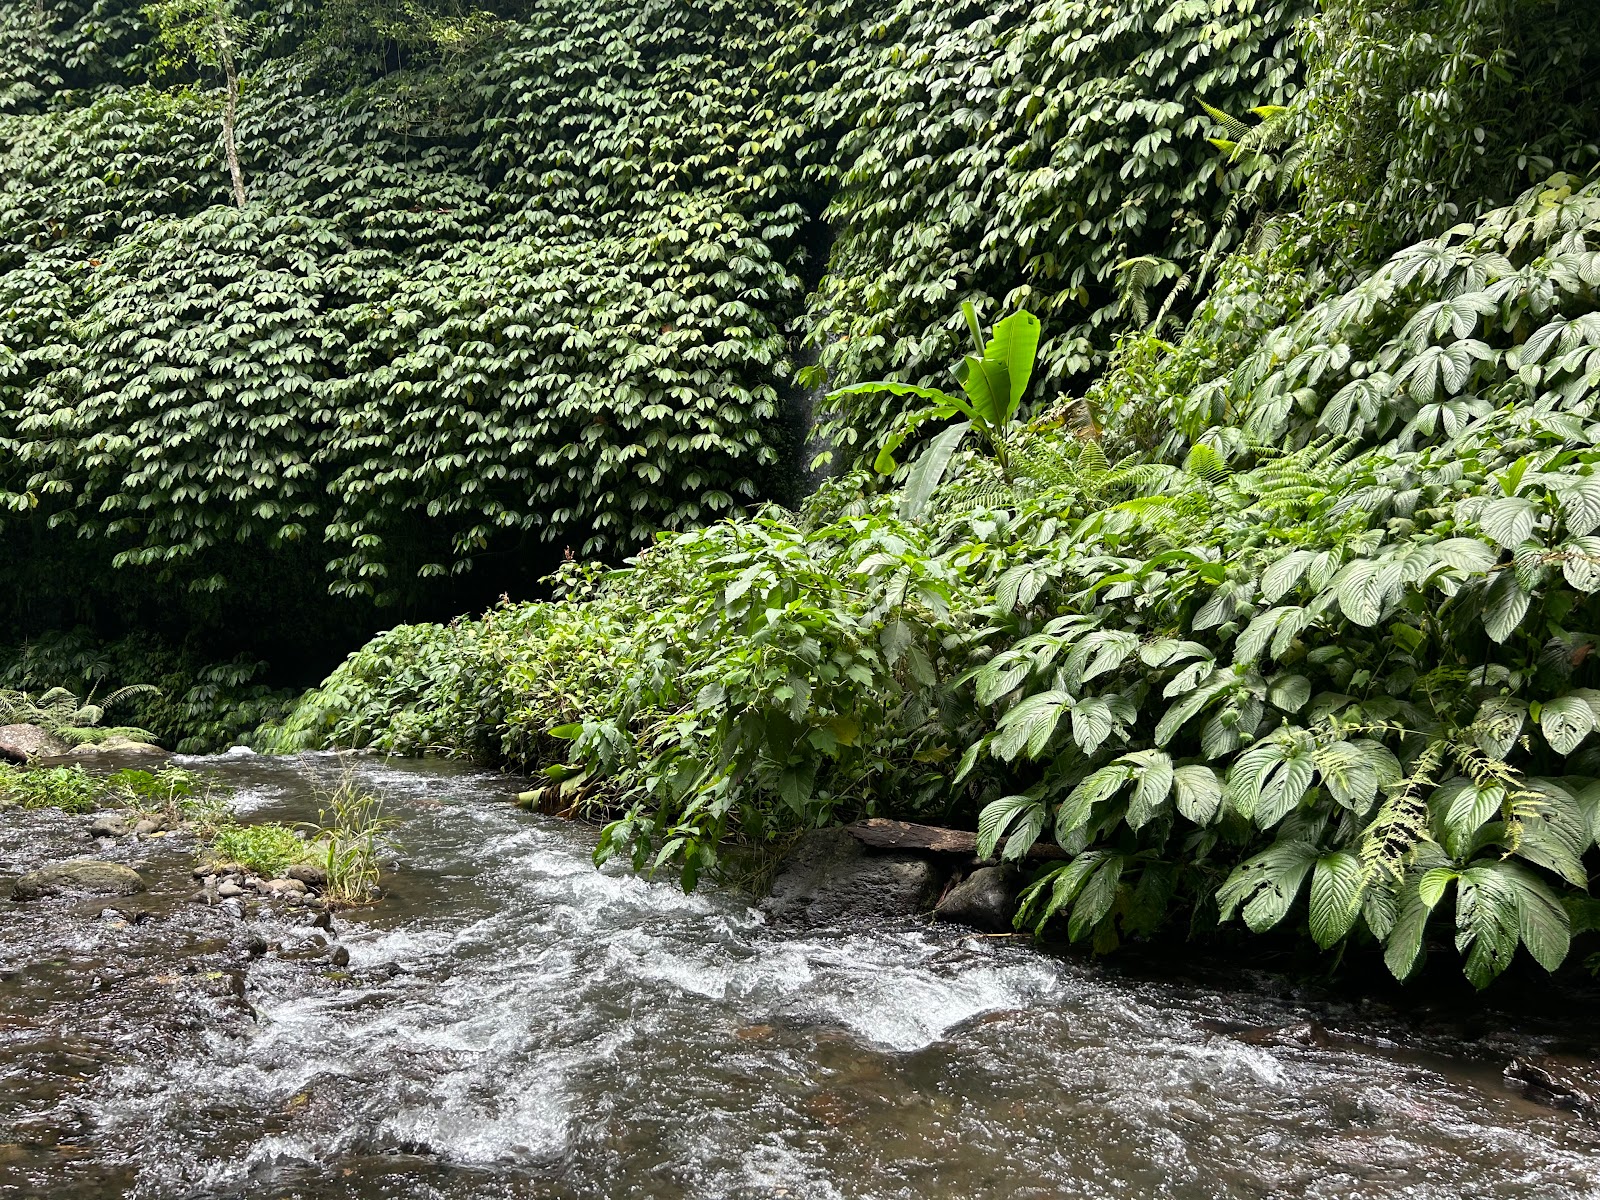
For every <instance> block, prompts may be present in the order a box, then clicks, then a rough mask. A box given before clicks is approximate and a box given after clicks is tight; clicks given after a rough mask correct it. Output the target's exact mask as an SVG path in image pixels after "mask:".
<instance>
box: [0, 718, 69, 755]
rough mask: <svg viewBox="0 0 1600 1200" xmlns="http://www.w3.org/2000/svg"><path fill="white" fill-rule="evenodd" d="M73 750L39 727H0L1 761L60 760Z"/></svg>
mask: <svg viewBox="0 0 1600 1200" xmlns="http://www.w3.org/2000/svg"><path fill="white" fill-rule="evenodd" d="M71 749H72V747H71V746H69V745H67V743H66V742H64V741H62V740H61V739H60V738H58V737H57V736H56V735H55V734H53V733H51V732H50V731H49V730H48V729H41V728H40V727H39V726H37V725H0V759H5V760H6V761H7V762H14V763H25V762H28V761H29V760H30V759H35V758H59V757H60V756H61V755H63V754H66V753H68V752H69V751H70V750H71Z"/></svg>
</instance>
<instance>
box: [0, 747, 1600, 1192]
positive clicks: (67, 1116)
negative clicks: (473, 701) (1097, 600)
mask: <svg viewBox="0 0 1600 1200" xmlns="http://www.w3.org/2000/svg"><path fill="white" fill-rule="evenodd" d="M190 765H192V766H195V767H197V768H198V769H204V770H212V771H215V772H217V773H218V774H219V775H221V776H222V777H223V778H224V779H225V781H226V782H228V783H229V784H230V785H232V786H233V787H234V788H235V789H236V801H235V803H236V805H237V806H238V807H239V808H240V810H241V811H242V814H243V815H244V816H245V817H246V818H247V819H251V818H258V817H259V818H271V819H279V820H296V819H304V818H305V817H307V816H310V815H312V814H314V812H315V805H316V796H317V791H316V789H317V788H319V787H320V788H326V787H327V786H328V785H329V784H330V783H331V782H332V781H335V780H336V779H337V778H338V774H339V771H340V769H341V768H340V764H339V763H338V762H337V761H336V760H333V759H331V758H328V757H326V756H304V757H300V758H294V759H277V760H265V759H256V758H252V757H248V756H239V757H233V758H219V759H212V760H204V761H201V762H198V763H193V764H190ZM359 770H360V772H361V775H362V780H363V782H364V783H365V784H366V785H367V786H369V787H371V788H373V789H375V790H376V791H378V792H379V794H380V795H382V797H383V798H384V800H385V804H386V807H387V809H388V811H389V812H390V813H391V814H393V815H395V816H396V817H398V818H400V820H401V822H402V824H401V826H400V828H399V829H398V830H397V835H398V837H399V839H400V841H401V843H402V845H403V851H402V855H401V860H400V862H399V863H398V864H397V865H396V866H395V867H394V868H393V869H392V870H391V871H390V872H388V874H387V875H386V887H387V894H386V896H385V898H384V899H383V900H382V901H381V902H380V903H378V904H376V905H374V906H372V907H370V908H366V909H360V910H355V911H351V912H348V913H339V914H331V915H330V914H328V913H326V912H320V911H316V910H314V909H309V908H307V907H306V906H305V905H304V904H303V903H302V904H298V905H297V904H294V903H292V902H291V899H292V898H291V897H288V896H280V895H273V894H271V889H267V891H266V892H264V891H263V890H262V889H261V888H260V887H258V886H256V885H255V884H253V883H251V881H250V879H249V877H248V875H244V874H240V873H238V872H215V873H213V877H212V880H211V881H210V884H209V885H207V883H206V881H205V879H204V877H203V876H202V877H201V879H200V880H198V881H197V880H196V877H195V876H194V873H193V872H194V868H195V861H196V855H195V850H196V847H195V845H194V843H193V840H192V839H191V838H189V837H188V835H186V834H184V833H183V832H181V831H178V832H172V831H162V830H151V831H147V832H146V833H144V834H137V833H134V832H133V831H131V830H130V831H129V832H128V833H126V834H124V835H120V836H115V837H110V838H107V839H104V840H102V841H100V842H96V841H95V840H93V839H91V838H90V837H89V830H88V827H87V826H88V824H89V819H86V818H83V817H72V816H65V815H63V814H59V813H54V812H24V811H17V810H13V811H11V812H8V813H4V814H0V876H3V877H4V878H5V879H6V881H7V882H8V883H9V884H14V883H15V881H17V880H19V879H20V878H23V877H26V876H27V875H28V874H30V873H33V872H38V871H40V870H48V869H50V868H51V867H52V866H58V865H59V864H61V863H63V862H69V861H73V860H78V859H84V858H91V857H92V858H94V859H95V860H97V861H101V862H105V863H109V864H111V865H112V866H113V867H117V868H122V869H125V870H127V871H131V872H135V873H136V874H137V877H138V879H139V880H140V881H141V882H142V883H143V885H144V887H143V889H142V890H135V891H131V892H129V893H127V894H122V893H121V891H120V890H117V891H115V892H107V893H102V894H86V893H85V892H84V891H83V890H82V889H81V888H71V887H63V888H60V889H54V890H52V891H51V892H50V894H39V895H37V896H35V897H33V898H30V899H27V900H25V901H0V903H6V904H8V905H9V907H8V909H7V912H6V920H5V921H4V922H0V1196H18V1197H22V1196H28V1197H32V1196H43V1197H62V1198H67V1197H71V1198H72V1200H100V1198H102V1197H113V1196H116V1197H123V1196H129V1197H135V1198H141V1200H142V1198H152V1200H153V1198H158V1197H159V1198H162V1200H165V1198H167V1197H178V1198H181V1197H235V1196H237V1197H245V1196H249V1197H251V1198H252V1200H254V1198H258V1197H268V1198H273V1197H282V1198H285V1200H287V1198H288V1197H300V1198H306V1197H350V1198H357V1197H359V1198H368V1197H374V1198H375V1197H406V1198H408V1200H409V1198H411V1197H424V1198H426V1197H451V1198H455V1197H460V1198H467V1197H472V1198H477V1197H486V1198H487V1197H508V1198H509V1197H518V1198H526V1197H551V1198H556V1197H563V1198H564V1197H580V1196H584V1197H589V1196H607V1197H632V1196H637V1197H691V1196H692V1197H730V1198H733V1197H738V1198H743V1197H752V1198H753V1197H773V1196H785V1197H816V1198H819V1200H821V1198H830V1200H831V1198H834V1197H850V1198H856V1197H860V1198H866V1197H885V1198H887V1197H913V1196H915V1197H925V1196H933V1195H937V1196H961V1197H988V1196H994V1197H1008V1198H1009V1197H1047V1196H1048V1197H1055V1196H1061V1195H1072V1196H1082V1197H1088V1198H1093V1200H1099V1198H1107V1200H1109V1198H1112V1197H1134V1196H1154V1195H1161V1196H1167V1197H1175V1198H1178V1200H1191V1198H1193V1200H1199V1198H1202V1197H1206V1198H1210V1197H1217V1198H1223V1197H1226V1198H1229V1200H1232V1198H1235V1197H1240V1198H1242V1197H1267V1196H1290V1195H1293V1196H1311V1197H1327V1198H1328V1200H1333V1198H1335V1197H1338V1198H1340V1200H1345V1198H1350V1197H1359V1198H1366V1197H1391V1196H1392V1197H1407V1198H1413V1200H1414V1198H1418V1197H1425V1198H1435V1197H1436V1198H1439V1200H1445V1198H1447V1197H1448V1198H1450V1200H1455V1198H1457V1197H1461V1196H1473V1197H1508V1198H1509V1197H1551V1198H1555V1197H1561V1198H1563V1200H1566V1198H1569V1197H1589V1196H1600V1126H1597V1125H1596V1124H1595V1114H1594V1112H1593V1111H1592V1107H1591V1105H1590V1103H1589V1101H1586V1100H1585V1099H1584V1096H1583V1091H1582V1089H1583V1088H1584V1087H1586V1086H1588V1084H1587V1081H1588V1080H1589V1079H1591V1078H1592V1064H1593V1049H1594V1047H1593V1046H1592V1045H1590V1044H1587V1043H1586V1042H1585V1040H1584V1039H1585V1038H1586V1037H1588V1036H1589V1034H1588V1022H1587V1021H1586V1020H1585V1019H1584V1017H1583V1014H1581V1013H1575V1014H1572V1015H1571V1016H1570V1017H1568V1018H1566V1019H1560V1018H1559V1017H1558V1018H1557V1019H1551V1020H1543V1021H1540V1022H1537V1023H1535V1022H1532V1021H1530V1020H1525V1019H1522V1018H1518V1017H1515V1016H1507V1015H1506V1014H1505V1013H1502V1012H1497V1011H1496V1010H1494V1009H1492V1008H1490V1009H1483V1010H1481V1011H1480V1010H1472V1009H1462V1008H1459V1007H1458V1008H1451V1009H1449V1010H1448V1011H1446V1010H1438V1011H1430V1010H1426V1009H1417V1008H1405V1007H1399V1008H1397V1007H1393V1006H1391V1005H1389V1004H1386V1003H1382V1002H1379V1001H1376V1000H1370V999H1367V1000H1363V999H1353V998H1351V997H1349V996H1343V997H1341V996H1339V995H1334V994H1325V993H1322V992H1319V991H1317V990H1316V989H1313V988H1307V987H1304V986H1302V985H1297V984H1293V983H1290V982H1288V981H1286V980H1284V979H1282V978H1278V977H1274V976H1271V975H1267V974H1259V973H1252V972H1239V971H1237V970H1230V971H1227V972H1215V973H1209V974H1206V973H1196V972H1194V971H1191V970H1189V969H1188V968H1181V969H1180V968H1178V967H1173V968H1172V969H1170V970H1168V971H1166V972H1165V973H1164V974H1163V973H1161V972H1150V971H1141V970H1135V969H1129V968H1124V967H1117V966H1110V967H1107V966H1103V965H1095V964H1092V963H1087V962H1082V961H1071V960H1062V959H1058V958H1053V957H1050V956H1048V955H1043V954H1040V953H1038V952H1036V951H1034V950H1032V949H1031V948H1029V947H1028V946H1026V945H1025V944H1019V943H1018V942H1016V941H1015V940H1014V939H1011V938H1007V937H992V936H985V935H982V934H979V933H977V932H975V931H972V930H969V929H963V928H960V927H956V926H950V925H944V924H935V923H931V922H930V921H929V920H928V919H927V917H926V916H911V917H906V918H903V919H899V920H884V919H882V918H881V917H880V918H878V919H867V918H863V916H862V915H861V914H860V913H859V912H853V911H847V910H845V909H840V908H838V907H837V905H835V909H834V911H831V912H830V911H827V910H826V909H825V908H821V907H818V904H819V903H824V904H825V903H834V902H835V901H837V899H838V895H839V889H838V887H837V886H835V887H834V889H833V891H832V893H831V894H832V896H833V899H832V900H828V899H827V894H829V889H828V888H825V887H823V886H822V885H820V884H818V883H817V882H816V880H815V878H814V877H813V878H812V880H811V881H810V882H807V881H805V880H804V879H802V878H800V877H798V876H796V877H791V878H790V879H789V880H788V881H787V882H782V881H780V885H779V887H778V888H777V889H776V891H775V900H774V902H773V903H772V904H769V905H768V906H766V908H764V909H763V908H760V907H756V906H753V905H752V904H750V903H749V902H748V901H746V900H745V899H743V898H741V897H739V896H736V895H731V894H718V893H715V892H706V893H701V894H696V895H693V896H684V895H683V894H682V893H681V892H679V891H677V890H676V889H675V888H673V887H671V886H670V885H667V884H664V883H651V882H648V881H645V880H641V879H639V878H636V877H632V876H628V875H625V874H621V873H618V872H612V871H605V872H597V871H595V870H594V869H593V867H592V866H591V865H590V864H589V862H588V855H589V851H590V849H591V847H592V842H593V836H594V834H593V831H592V830H588V829H585V828H583V827H581V826H576V825H573V824H570V823H567V822H563V821H560V820H556V819H552V818H546V817H539V816H532V815H529V814H527V813H524V812H522V811H520V810H518V809H517V808H515V807H514V806H513V805H512V804H511V803H509V802H508V801H509V800H510V798H511V796H512V795H514V793H515V791H516V786H515V785H514V784H512V783H511V782H509V781H504V780H500V779H497V778H495V777H493V776H485V775H477V774H472V773H470V772H465V771H462V770H460V769H457V768H453V767H450V766H447V765H441V764H410V765H396V764H382V763H379V762H376V761H371V760H367V761H364V762H362V763H361V764H360V767H359ZM840 853H841V854H842V857H839V856H835V858H834V859H833V860H832V861H833V862H834V865H833V866H832V867H830V868H826V869H829V870H832V871H833V872H834V874H835V885H838V884H839V881H840V879H842V878H845V877H847V876H848V875H849V874H850V872H851V871H852V870H863V871H867V872H869V873H871V872H876V873H877V876H878V884H879V885H881V886H883V887H887V888H890V889H891V891H893V890H895V889H899V890H898V891H896V892H895V894H896V895H898V894H900V893H901V892H904V893H906V894H909V893H910V892H912V891H915V892H917V900H918V903H919V904H924V905H925V904H927V903H932V902H933V900H935V899H937V898H938V893H939V891H941V890H943V891H945V893H946V899H948V895H949V891H950V890H953V889H947V888H945V887H944V885H943V884H940V883H939V881H938V880H937V879H932V880H930V879H928V878H925V877H922V876H921V875H919V873H918V872H917V871H916V870H915V869H904V870H900V869H897V870H894V871H890V872H887V873H884V872H883V871H882V869H881V868H882V867H883V865H884V864H883V863H882V862H881V861H878V862H873V861H871V860H870V859H861V858H857V857H856V856H854V855H853V854H851V853H848V852H840ZM814 857H815V858H817V859H818V860H819V861H824V862H825V861H826V860H828V857H829V856H828V855H826V854H822V853H821V852H818V854H817V855H816V856H814ZM848 862H855V863H857V867H855V868H848V867H846V866H843V865H841V864H842V863H848ZM863 862H864V863H865V864H866V865H865V866H862V865H861V864H862V863H863ZM813 865H816V864H815V863H813ZM117 878H124V879H125V877H122V876H120V875H119V874H118V873H117V872H111V873H110V874H109V875H107V876H106V877H105V879H104V880H103V883H104V884H105V885H106V886H107V887H110V886H111V885H112V884H113V883H114V882H115V880H116V879H117ZM230 881H231V882H233V883H234V884H235V886H237V887H238V888H239V894H237V895H227V896H224V895H221V894H220V893H222V892H223V890H224V888H223V884H224V883H227V882H230ZM263 882H265V881H263ZM987 882H988V883H999V884H1003V883H1004V881H1003V880H1000V881H995V880H989V881H987ZM875 886H876V885H875ZM957 886H959V885H957ZM985 886H987V883H986V882H985V880H983V879H979V881H978V884H977V885H975V887H974V890H981V889H982V887H985ZM309 888H310V885H308V891H309ZM6 890H7V891H8V892H9V890H10V888H9V887H8V888H7V889H6ZM291 890H292V889H291ZM208 893H213V894H208ZM997 894H999V893H997ZM197 896H198V899H197ZM786 897H787V898H786ZM980 899H981V897H980ZM213 901H214V902H213ZM796 906H800V908H802V909H804V911H803V912H797V911H796ZM1560 1105H1564V1106H1565V1107H1558V1106H1560Z"/></svg>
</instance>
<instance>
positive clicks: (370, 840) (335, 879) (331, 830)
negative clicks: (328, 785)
mask: <svg viewBox="0 0 1600 1200" xmlns="http://www.w3.org/2000/svg"><path fill="white" fill-rule="evenodd" d="M396 823H397V822H396V821H395V820H394V818H392V817H386V816H384V815H383V802H382V801H381V800H379V799H378V798H377V797H376V796H374V795H373V794H372V793H371V792H367V791H363V790H362V789H361V788H360V787H359V786H358V785H357V784H356V782H355V780H354V779H353V778H352V777H350V776H348V775H347V776H346V777H345V778H344V780H343V781H341V782H340V784H339V786H338V787H337V788H336V789H335V790H334V792H333V794H332V795H331V796H329V797H328V807H326V808H322V809H318V810H317V821H316V824H314V825H307V826H305V827H304V828H305V829H306V831H307V834H308V842H309V845H310V847H311V857H310V859H309V861H310V862H312V863H314V864H315V865H316V866H318V867H321V868H322V869H323V871H324V872H326V874H327V876H328V882H327V884H326V885H325V886H324V887H323V890H322V896H323V899H324V900H325V901H326V902H327V903H329V904H331V905H335V906H337V907H341V908H345V907H349V906H351V905H356V904H365V903H367V902H369V901H370V900H372V899H374V898H375V897H376V896H377V895H378V891H379V888H378V882H379V878H380V872H379V867H378V856H379V854H380V853H381V852H383V851H385V850H388V851H393V850H394V849H396V848H397V844H396V842H395V841H394V838H393V837H392V836H391V835H390V832H389V831H390V830H391V829H393V828H394V826H395V825H396Z"/></svg>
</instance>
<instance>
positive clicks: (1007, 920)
mask: <svg viewBox="0 0 1600 1200" xmlns="http://www.w3.org/2000/svg"><path fill="white" fill-rule="evenodd" d="M1020 891H1021V878H1020V876H1019V875H1018V874H1017V872H1016V871H1015V870H1014V869H1012V868H1010V867H1002V866H991V867H979V868H978V869H977V870H975V871H973V872H972V873H971V874H969V875H967V876H966V878H964V879H962V880H961V881H960V882H959V883H957V884H956V885H955V886H954V887H952V888H950V889H949V890H948V891H946V892H945V894H944V895H943V896H942V897H940V899H939V903H938V904H936V905H935V906H934V909H933V915H934V916H935V917H937V918H938V919H939V920H941V921H949V922H950V923H952V924H955V925H966V926H968V927H970V928H972V929H980V930H983V931H984V932H987V933H1009V932H1010V931H1011V928H1012V925H1011V918H1012V917H1013V916H1014V915H1015V914H1016V911H1017V895H1018V893H1019V892H1020Z"/></svg>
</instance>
